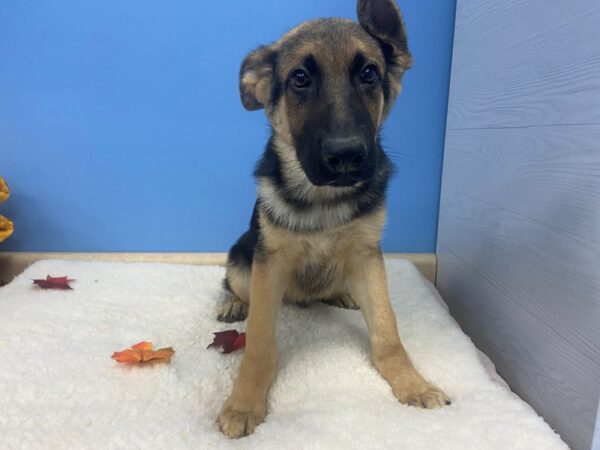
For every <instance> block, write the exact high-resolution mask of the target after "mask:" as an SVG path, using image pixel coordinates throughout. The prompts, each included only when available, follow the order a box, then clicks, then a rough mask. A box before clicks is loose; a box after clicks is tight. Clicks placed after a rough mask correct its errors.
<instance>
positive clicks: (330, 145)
mask: <svg viewBox="0 0 600 450" xmlns="http://www.w3.org/2000/svg"><path fill="white" fill-rule="evenodd" d="M321 157H322V158H323V162H324V163H325V166H326V167H327V168H328V169H329V170H330V171H331V172H333V173H336V174H344V173H348V172H353V171H356V170H359V169H360V168H361V167H362V166H363V164H364V163H365V161H366V160H367V146H366V145H365V143H364V142H363V140H362V139H360V138H356V137H349V138H330V139H326V140H324V141H323V144H322V145H321Z"/></svg>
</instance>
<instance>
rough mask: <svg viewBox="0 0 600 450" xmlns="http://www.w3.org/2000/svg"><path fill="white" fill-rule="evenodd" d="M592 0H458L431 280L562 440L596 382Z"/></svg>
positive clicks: (585, 415) (570, 434)
mask: <svg viewBox="0 0 600 450" xmlns="http://www.w3.org/2000/svg"><path fill="white" fill-rule="evenodd" d="M599 23H600V2H598V1H597V0H574V1H572V2H559V1H543V0H528V1H526V0H479V1H475V2H474V1H468V0H458V4H457V17H456V30H455V39H454V55H453V63H452V81H451V88H450V101H449V107H448V108H449V113H448V124H447V132H446V147H445V153H444V171H443V180H442V195H441V207H440V222H439V232H438V249H437V254H438V278H437V280H438V287H439V289H440V291H441V292H442V295H443V296H444V298H445V299H446V300H447V302H448V304H449V305H450V310H451V312H452V313H453V315H454V316H455V317H456V319H457V320H458V322H459V323H460V324H461V326H462V327H463V328H464V329H465V331H466V332H467V333H468V334H469V335H470V336H471V337H472V339H473V340H474V342H475V343H476V344H477V345H478V346H479V347H480V348H481V349H482V350H484V351H485V352H486V353H487V354H488V355H489V356H490V357H491V358H492V360H493V361H494V363H495V364H496V367H497V368H498V371H499V373H500V374H501V375H502V376H503V377H504V378H505V379H506V380H507V381H508V383H509V384H510V385H511V388H512V389H513V390H514V391H515V392H517V393H518V394H519V395H520V396H521V397H523V398H524V399H525V400H526V401H528V402H529V403H530V404H531V405H532V406H533V407H534V408H535V409H536V410H537V412H539V413H540V414H541V415H542V416H544V418H545V419H546V420H547V421H548V423H549V424H550V425H551V426H552V427H553V428H555V429H556V430H557V431H558V432H559V433H560V434H561V436H562V437H563V439H564V440H565V441H566V442H567V443H568V444H569V445H570V446H571V447H572V448H574V449H585V450H588V449H589V448H590V446H591V444H592V438H593V433H594V423H595V420H596V408H597V405H598V396H599V393H600V101H599V99H600V26H598V24H599Z"/></svg>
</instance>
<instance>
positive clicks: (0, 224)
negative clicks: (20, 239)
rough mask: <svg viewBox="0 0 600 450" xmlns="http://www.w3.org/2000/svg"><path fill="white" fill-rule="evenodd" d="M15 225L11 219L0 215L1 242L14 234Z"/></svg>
mask: <svg viewBox="0 0 600 450" xmlns="http://www.w3.org/2000/svg"><path fill="white" fill-rule="evenodd" d="M13 230H14V225H13V223H12V221H11V220H10V219H7V218H6V217H4V216H0V242H2V241H3V240H5V239H6V238H7V237H9V236H10V235H11V234H13Z"/></svg>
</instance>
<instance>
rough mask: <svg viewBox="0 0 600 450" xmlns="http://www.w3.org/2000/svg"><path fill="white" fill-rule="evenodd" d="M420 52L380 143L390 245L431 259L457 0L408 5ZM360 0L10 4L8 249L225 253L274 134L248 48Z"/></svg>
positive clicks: (6, 16) (3, 118)
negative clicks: (244, 63)
mask: <svg viewBox="0 0 600 450" xmlns="http://www.w3.org/2000/svg"><path fill="white" fill-rule="evenodd" d="M400 6H401V7H402V9H403V10H404V14H405V19H406V22H407V26H408V31H409V39H410V41H409V43H410V46H411V50H412V52H413V55H414V61H415V64H414V68H413V69H412V70H411V71H410V72H409V73H408V74H407V76H406V78H405V86H404V93H403V95H402V96H401V97H400V100H399V102H398V104H397V107H396V108H395V110H394V112H393V113H392V114H391V116H390V117H389V119H388V122H387V125H386V127H385V130H384V139H385V144H386V146H387V148H388V149H389V152H390V153H391V155H392V157H393V159H394V160H395V161H396V163H397V164H398V168H399V170H398V173H397V175H396V177H395V179H394V182H393V184H392V186H391V191H390V196H389V220H388V226H387V231H386V235H385V239H384V249H385V250H386V251H406V252H432V251H434V249H435V236H436V227H437V217H438V203H439V185H440V175H441V160H442V148H443V142H444V126H445V118H446V105H447V91H448V78H449V72H450V67H449V66H450V53H451V45H452V34H453V21H454V1H453V0H419V1H418V2H416V1H408V0H401V1H400ZM321 16H342V17H351V18H354V17H355V3H354V1H353V0H306V1H303V2H296V1H287V0H286V1H284V0H255V1H252V2H250V1H241V0H240V1H235V2H234V1H207V0H203V1H198V0H187V1H184V0H177V1H172V2H165V1H163V0H144V1H122V0H90V1H75V0H72V1H70V0H56V1H53V2H39V1H26V0H22V1H18V2H17V1H3V2H0V99H1V101H0V174H1V175H2V176H4V177H5V178H6V180H7V181H8V183H9V185H10V186H11V188H12V191H13V195H12V197H11V199H10V200H9V202H8V203H6V204H4V205H2V206H1V207H0V212H1V213H2V214H4V215H6V216H8V217H10V218H12V219H13V220H14V222H15V228H16V230H15V233H14V235H13V237H11V238H10V239H9V240H8V241H6V243H5V246H4V247H3V249H5V250H23V251H225V250H227V248H228V247H229V246H230V245H231V243H232V242H233V241H234V240H235V239H236V238H237V237H238V235H239V234H240V233H241V232H242V231H243V230H244V229H245V227H246V225H247V222H248V219H249V216H250V212H251V209H252V206H253V202H254V184H253V179H252V177H251V172H252V168H253V166H254V162H255V161H256V160H257V159H258V157H259V155H260V154H261V152H262V149H263V146H264V143H265V140H266V138H267V131H268V129H267V124H266V120H265V118H264V115H263V113H262V112H255V113H249V112H246V111H245V110H244V109H243V108H242V106H241V104H240V101H239V97H238V91H237V85H238V80H237V74H238V68H239V64H240V62H241V60H242V58H243V57H244V56H245V54H246V53H247V52H248V51H249V50H251V49H252V48H253V47H255V46H256V45H258V44H261V43H267V42H270V41H272V40H275V39H276V38H278V37H279V36H280V35H281V34H282V33H283V32H285V31H286V30H287V29H289V28H290V27H292V26H294V25H296V24H297V23H299V22H301V21H302V20H305V19H309V18H315V17H321Z"/></svg>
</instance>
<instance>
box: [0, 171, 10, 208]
mask: <svg viewBox="0 0 600 450" xmlns="http://www.w3.org/2000/svg"><path fill="white" fill-rule="evenodd" d="M8 197H10V189H8V185H7V184H6V181H4V178H2V177H0V203H2V202H4V201H6V200H7V199H8Z"/></svg>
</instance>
